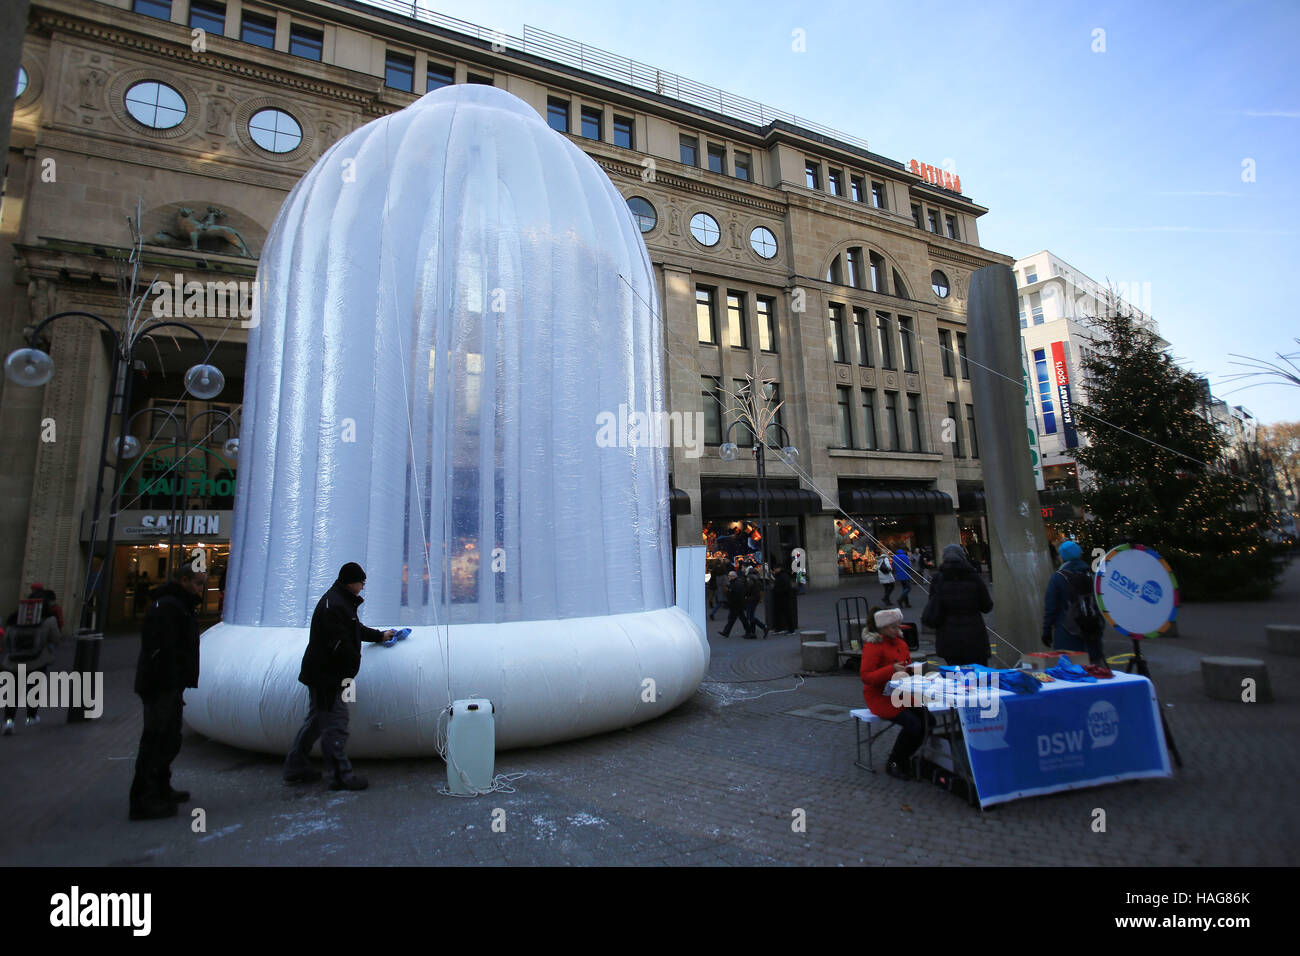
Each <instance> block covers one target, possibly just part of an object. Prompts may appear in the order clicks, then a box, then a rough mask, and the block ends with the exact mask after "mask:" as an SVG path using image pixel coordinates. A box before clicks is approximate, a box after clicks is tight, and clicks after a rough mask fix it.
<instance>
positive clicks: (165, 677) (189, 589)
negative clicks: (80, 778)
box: [129, 564, 207, 820]
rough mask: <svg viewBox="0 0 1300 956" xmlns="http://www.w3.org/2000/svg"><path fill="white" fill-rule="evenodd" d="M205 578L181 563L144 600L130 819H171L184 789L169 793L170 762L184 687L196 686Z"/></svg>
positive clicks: (183, 798)
mask: <svg viewBox="0 0 1300 956" xmlns="http://www.w3.org/2000/svg"><path fill="white" fill-rule="evenodd" d="M206 584H207V575H206V574H204V573H202V572H200V571H195V570H194V568H193V566H192V565H190V564H184V565H182V566H181V569H180V570H179V571H178V572H176V575H175V577H173V578H172V580H170V581H168V582H167V583H166V584H164V585H162V587H158V588H155V589H154V590H153V593H152V594H150V595H149V608H148V610H146V611H145V613H144V623H143V624H142V625H141V626H140V657H139V659H138V660H137V661H136V665H135V692H136V693H137V694H139V695H140V700H141V702H142V703H143V705H144V726H143V728H142V729H141V731H140V750H139V752H138V753H137V755H136V758H135V778H134V779H133V780H132V781H131V807H130V813H129V817H130V819H132V820H157V819H160V818H162V817H174V816H176V805H177V804H180V803H185V802H186V801H187V800H189V798H190V795H189V792H188V791H186V790H174V789H172V783H171V781H172V761H173V760H175V759H176V757H177V755H178V754H179V753H180V752H181V715H182V713H183V712H184V710H185V696H184V695H185V688H187V687H198V686H199V618H198V610H197V609H198V606H199V600H200V598H202V596H203V590H204V587H205V586H206Z"/></svg>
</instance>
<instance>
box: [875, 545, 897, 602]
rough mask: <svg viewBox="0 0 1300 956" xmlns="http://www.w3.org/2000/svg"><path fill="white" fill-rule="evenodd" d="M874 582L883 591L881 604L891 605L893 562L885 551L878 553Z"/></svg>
mask: <svg viewBox="0 0 1300 956" xmlns="http://www.w3.org/2000/svg"><path fill="white" fill-rule="evenodd" d="M876 580H877V581H879V582H880V584H881V586H882V587H884V589H885V599H884V600H883V601H882V602H881V603H882V604H885V605H889V604H893V603H894V602H893V600H892V598H893V594H894V562H893V561H891V560H890V558H889V551H888V550H887V549H885V550H882V551H881V552H880V557H878V558H877V559H876Z"/></svg>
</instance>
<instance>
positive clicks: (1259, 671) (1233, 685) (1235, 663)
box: [1201, 657, 1273, 704]
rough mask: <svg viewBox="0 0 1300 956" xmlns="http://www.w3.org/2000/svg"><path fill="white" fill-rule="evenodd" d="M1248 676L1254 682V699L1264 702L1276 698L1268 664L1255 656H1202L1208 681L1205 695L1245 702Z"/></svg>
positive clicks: (1203, 674) (1215, 698)
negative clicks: (1244, 696)
mask: <svg viewBox="0 0 1300 956" xmlns="http://www.w3.org/2000/svg"><path fill="white" fill-rule="evenodd" d="M1247 678H1250V679H1252V680H1254V682H1255V700H1256V701H1257V702H1258V703H1261V704H1269V703H1272V701H1273V689H1272V687H1271V686H1270V685H1269V682H1268V665H1267V664H1265V663H1264V662H1263V661H1261V660H1259V659H1257V658H1254V657H1202V658H1201V679H1202V680H1203V681H1204V682H1205V693H1206V696H1208V697H1211V698H1213V699H1214V700H1230V701H1233V702H1234V703H1244V701H1243V700H1242V694H1244V693H1245V690H1246V687H1245V685H1244V684H1243V681H1245V680H1246V679H1247Z"/></svg>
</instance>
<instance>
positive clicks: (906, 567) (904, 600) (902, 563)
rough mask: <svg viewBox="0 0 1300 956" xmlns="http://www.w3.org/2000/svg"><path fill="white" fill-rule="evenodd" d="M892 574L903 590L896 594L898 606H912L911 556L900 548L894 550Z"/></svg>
mask: <svg viewBox="0 0 1300 956" xmlns="http://www.w3.org/2000/svg"><path fill="white" fill-rule="evenodd" d="M894 574H895V576H896V577H897V578H898V581H899V583H900V584H901V585H902V587H903V592H902V594H900V595H899V596H898V606H899V607H911V606H912V598H911V594H912V577H913V575H912V558H911V556H910V555H909V554H908V553H907V552H906V551H905V550H903V549H902V548H899V549H898V550H897V551H895V552H894Z"/></svg>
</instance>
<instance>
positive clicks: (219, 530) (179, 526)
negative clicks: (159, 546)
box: [118, 511, 234, 540]
mask: <svg viewBox="0 0 1300 956" xmlns="http://www.w3.org/2000/svg"><path fill="white" fill-rule="evenodd" d="M233 514H234V512H233V511H190V512H186V513H185V514H183V515H182V514H180V513H179V512H174V513H172V512H157V511H126V512H123V513H122V514H121V515H120V516H119V517H118V533H119V534H120V535H122V536H123V537H126V538H166V537H169V536H171V535H172V534H173V533H179V534H180V535H181V536H182V537H185V538H211V537H220V538H222V539H223V540H224V539H226V538H229V537H230V521H231V516H232V515H233Z"/></svg>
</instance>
